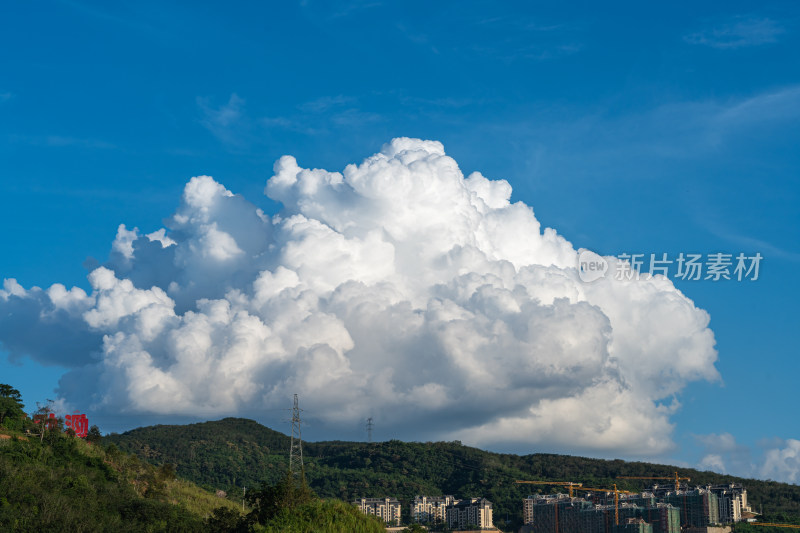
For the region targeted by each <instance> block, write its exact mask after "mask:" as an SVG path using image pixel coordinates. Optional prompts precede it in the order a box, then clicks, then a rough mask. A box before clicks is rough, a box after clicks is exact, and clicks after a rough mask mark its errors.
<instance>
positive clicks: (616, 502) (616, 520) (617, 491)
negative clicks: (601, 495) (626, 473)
mask: <svg viewBox="0 0 800 533" xmlns="http://www.w3.org/2000/svg"><path fill="white" fill-rule="evenodd" d="M575 490H586V491H590V492H613V493H614V525H617V526H618V525H619V495H620V494H638V493H637V492H631V491H629V490H621V489H618V488H617V484H616V483H614V488H613V489H593V488H591V487H575Z"/></svg>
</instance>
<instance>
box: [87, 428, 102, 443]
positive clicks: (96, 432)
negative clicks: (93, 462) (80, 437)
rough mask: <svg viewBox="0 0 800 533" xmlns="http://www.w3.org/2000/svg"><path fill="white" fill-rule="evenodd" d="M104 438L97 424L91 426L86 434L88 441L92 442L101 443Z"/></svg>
mask: <svg viewBox="0 0 800 533" xmlns="http://www.w3.org/2000/svg"><path fill="white" fill-rule="evenodd" d="M102 438H103V436H102V435H100V428H98V427H97V426H92V427H90V428H89V432H88V433H87V434H86V442H89V443H92V444H97V443H99V442H100V440H101V439H102Z"/></svg>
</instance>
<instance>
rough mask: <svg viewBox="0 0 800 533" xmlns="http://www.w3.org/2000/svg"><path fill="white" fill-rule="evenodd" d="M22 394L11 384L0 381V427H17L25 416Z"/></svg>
mask: <svg viewBox="0 0 800 533" xmlns="http://www.w3.org/2000/svg"><path fill="white" fill-rule="evenodd" d="M24 408H25V405H24V404H23V403H22V396H21V395H20V393H19V391H18V390H17V389H15V388H14V387H12V386H11V385H6V384H5V383H0V427H7V428H9V429H19V428H21V427H22V420H23V419H24V417H25V412H24V411H23V409H24Z"/></svg>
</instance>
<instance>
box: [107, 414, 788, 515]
mask: <svg viewBox="0 0 800 533" xmlns="http://www.w3.org/2000/svg"><path fill="white" fill-rule="evenodd" d="M104 440H105V441H106V442H113V443H115V444H116V445H117V446H119V447H120V448H121V449H123V450H126V451H129V452H133V453H136V454H138V455H139V456H140V457H142V458H143V459H145V460H147V461H150V462H152V463H154V464H161V463H165V462H166V463H175V464H176V465H178V473H179V474H180V475H181V476H183V477H185V478H187V479H191V480H192V481H194V482H196V483H198V484H200V485H205V486H208V487H209V488H211V487H213V488H221V489H223V490H226V491H228V492H229V494H237V493H241V487H243V486H246V487H254V486H256V485H257V484H260V483H263V482H268V483H275V482H277V481H278V480H279V479H280V478H281V477H282V476H283V474H284V473H285V471H286V464H287V454H288V449H289V437H287V436H286V435H283V434H281V433H278V432H276V431H273V430H271V429H269V428H266V427H264V426H262V425H260V424H258V423H257V422H254V421H251V420H244V419H239V418H226V419H224V420H219V421H215V422H204V423H201V424H191V425H185V426H152V427H147V428H140V429H135V430H132V431H129V432H126V433H123V434H120V435H110V436H108V437H104ZM303 451H304V458H305V465H306V474H307V477H308V481H309V484H310V485H311V487H312V488H313V489H314V490H315V491H316V492H317V494H318V495H320V496H322V497H335V498H341V499H344V500H350V499H351V498H356V497H379V496H396V497H398V498H400V499H401V500H404V503H406V505H404V509H403V510H404V512H406V513H407V512H408V506H407V502H408V501H409V500H411V499H413V497H414V496H415V495H417V494H428V495H437V494H453V495H455V496H457V497H470V496H484V497H486V498H488V499H489V500H490V501H492V502H493V504H494V516H495V522H496V523H498V524H500V525H503V524H504V521H505V519H506V516H508V519H509V524H508V525H509V526H517V525H519V524H520V523H521V519H522V502H521V500H522V499H523V498H524V497H525V496H526V495H528V494H529V493H531V492H552V491H553V488H552V487H542V488H537V487H534V488H533V489H532V488H531V487H532V486H530V485H527V486H525V485H516V484H515V483H514V480H517V479H527V480H534V479H550V480H567V481H575V482H582V483H583V484H584V485H585V486H593V487H609V486H611V484H612V483H617V485H618V486H620V488H628V489H641V488H643V487H644V484H643V483H644V482H637V481H625V480H618V479H615V478H617V477H618V476H669V475H672V474H673V472H675V471H676V470H680V472H681V475H682V476H688V477H691V478H692V484H695V483H696V484H706V483H715V484H716V483H732V482H735V483H742V484H743V485H744V486H745V487H746V488H747V489H748V494H749V497H750V501H751V503H752V504H753V506H754V508H755V509H756V510H758V509H759V508H761V506H762V505H763V509H764V512H765V514H768V515H770V516H772V517H776V516H777V517H778V518H779V519H780V516H779V515H780V513H783V514H785V515H787V516H786V517H785V518H792V517H794V516H800V487H798V486H797V485H789V484H785V483H776V482H769V481H757V480H749V479H742V478H737V477H734V476H725V475H721V474H715V473H711V472H700V471H696V470H692V469H684V468H677V467H673V466H667V465H654V464H650V463H641V462H625V461H620V460H614V461H606V460H601V459H589V458H584V457H573V456H567V455H553V454H532V455H525V456H518V455H511V454H497V453H491V452H486V451H483V450H479V449H477V448H471V447H468V446H463V445H461V444H460V443H458V442H435V443H416V442H411V443H407V442H401V441H388V442H380V443H371V444H368V443H360V442H339V441H333V442H304V443H303Z"/></svg>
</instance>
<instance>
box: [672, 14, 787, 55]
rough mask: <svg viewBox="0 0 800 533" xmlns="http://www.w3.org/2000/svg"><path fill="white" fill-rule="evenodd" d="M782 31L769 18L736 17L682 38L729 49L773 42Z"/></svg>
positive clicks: (690, 42) (695, 42)
mask: <svg viewBox="0 0 800 533" xmlns="http://www.w3.org/2000/svg"><path fill="white" fill-rule="evenodd" d="M784 32H785V30H784V28H783V27H782V26H781V25H779V24H778V23H777V22H775V21H774V20H772V19H769V18H755V17H736V18H735V19H733V20H731V21H729V22H727V23H725V24H721V25H718V26H714V27H713V28H708V29H705V30H702V31H698V32H695V33H690V34H688V35H684V37H683V40H684V41H686V42H687V43H689V44H700V45H705V46H710V47H712V48H718V49H728V50H731V49H736V48H746V47H751V46H760V45H764V44H771V43H774V42H776V41H777V40H778V37H779V36H780V35H781V34H783V33H784Z"/></svg>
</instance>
